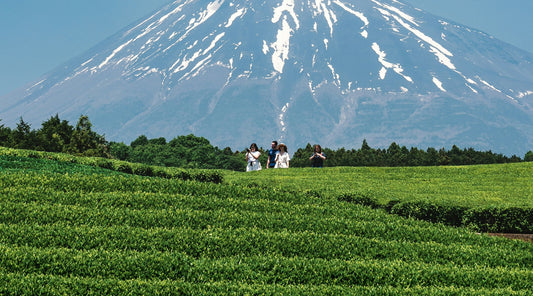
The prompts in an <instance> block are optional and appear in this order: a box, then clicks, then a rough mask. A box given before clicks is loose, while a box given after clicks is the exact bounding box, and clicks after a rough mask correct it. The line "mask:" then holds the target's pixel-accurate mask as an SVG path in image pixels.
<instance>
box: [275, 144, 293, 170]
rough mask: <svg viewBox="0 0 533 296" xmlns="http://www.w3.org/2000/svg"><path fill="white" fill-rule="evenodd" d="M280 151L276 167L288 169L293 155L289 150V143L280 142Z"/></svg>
mask: <svg viewBox="0 0 533 296" xmlns="http://www.w3.org/2000/svg"><path fill="white" fill-rule="evenodd" d="M278 151H279V153H278V154H277V155H276V166H275V168H282V169H288V168H289V161H290V160H291V157H290V156H289V152H288V151H287V145H285V144H283V143H281V144H279V145H278Z"/></svg>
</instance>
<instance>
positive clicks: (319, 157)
mask: <svg viewBox="0 0 533 296" xmlns="http://www.w3.org/2000/svg"><path fill="white" fill-rule="evenodd" d="M325 159H326V155H325V154H324V152H322V147H320V145H318V144H317V145H315V147H314V152H313V155H311V157H309V160H310V161H311V166H312V167H314V168H321V167H323V166H324V160H325Z"/></svg>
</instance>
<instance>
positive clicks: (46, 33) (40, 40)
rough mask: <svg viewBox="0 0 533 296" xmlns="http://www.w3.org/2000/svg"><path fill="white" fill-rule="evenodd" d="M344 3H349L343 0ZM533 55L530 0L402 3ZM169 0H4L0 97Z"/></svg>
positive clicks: (0, 8)
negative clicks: (488, 35)
mask: <svg viewBox="0 0 533 296" xmlns="http://www.w3.org/2000/svg"><path fill="white" fill-rule="evenodd" d="M346 1H348V0H346ZM401 1H405V2H409V3H411V4H413V5H414V6H416V7H418V8H421V9H423V10H426V11H428V12H430V13H433V14H436V15H439V16H442V17H445V18H447V19H450V20H453V21H455V22H458V23H462V24H464V25H467V26H470V27H473V28H476V29H480V30H482V31H484V32H486V33H488V34H490V35H493V36H495V37H496V38H498V39H501V40H503V41H506V42H508V43H511V44H513V45H515V46H518V47H520V48H522V49H525V50H528V51H529V52H532V53H533V33H532V32H531V31H530V28H533V18H532V17H531V15H530V14H531V12H533V1H531V0H506V1H504V0H401ZM168 2H170V0H91V1H80V0H46V1H43V0H3V1H2V3H1V4H0V40H1V45H0V95H4V94H7V93H9V92H11V91H13V90H15V89H18V88H20V87H23V86H24V85H25V84H27V83H30V82H33V81H35V80H37V79H39V77H40V76H41V75H43V74H45V73H47V72H49V71H51V70H52V69H54V68H55V67H57V66H59V65H61V64H62V63H64V62H66V61H67V60H69V59H71V58H73V57H75V56H77V55H79V54H81V53H83V52H84V51H85V50H87V49H89V48H91V47H92V46H94V45H96V44H97V43H98V42H100V41H102V40H104V39H105V38H107V37H109V36H110V35H112V34H113V33H115V32H117V31H119V30H120V29H122V28H123V27H125V26H127V25H129V24H131V23H132V22H134V21H136V20H138V19H139V18H141V17H144V16H147V15H148V14H150V13H151V12H152V11H154V10H156V9H158V8H159V7H161V6H162V5H164V4H166V3H168Z"/></svg>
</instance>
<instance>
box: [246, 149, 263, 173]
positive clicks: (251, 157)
mask: <svg viewBox="0 0 533 296" xmlns="http://www.w3.org/2000/svg"><path fill="white" fill-rule="evenodd" d="M259 156H261V152H259V149H258V148H257V144H255V143H252V145H250V149H246V162H247V163H248V164H247V165H246V171H247V172H250V171H260V170H261V163H260V162H259Z"/></svg>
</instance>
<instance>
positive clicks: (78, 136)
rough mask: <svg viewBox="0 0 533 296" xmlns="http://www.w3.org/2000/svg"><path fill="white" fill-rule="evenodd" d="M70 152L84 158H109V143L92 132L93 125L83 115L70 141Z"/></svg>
mask: <svg viewBox="0 0 533 296" xmlns="http://www.w3.org/2000/svg"><path fill="white" fill-rule="evenodd" d="M68 151H69V152H70V153H73V154H78V155H84V156H102V157H105V156H107V142H106V140H105V138H104V137H103V136H101V135H99V134H97V133H96V132H94V131H93V130H92V124H91V121H90V120H89V117H88V116H87V115H81V116H80V118H79V120H78V123H77V124H76V127H75V128H74V131H73V132H72V137H71V139H70V145H69V146H68Z"/></svg>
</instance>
